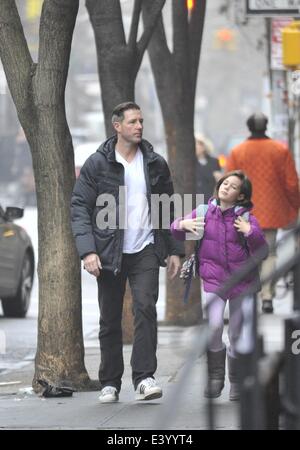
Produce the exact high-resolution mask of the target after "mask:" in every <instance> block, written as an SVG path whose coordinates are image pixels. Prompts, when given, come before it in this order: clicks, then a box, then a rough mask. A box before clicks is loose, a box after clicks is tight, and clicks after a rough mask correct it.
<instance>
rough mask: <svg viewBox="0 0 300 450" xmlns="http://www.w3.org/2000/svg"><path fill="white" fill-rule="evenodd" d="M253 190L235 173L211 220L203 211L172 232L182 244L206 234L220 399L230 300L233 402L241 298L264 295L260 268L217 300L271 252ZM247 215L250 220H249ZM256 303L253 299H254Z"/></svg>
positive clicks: (220, 190)
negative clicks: (251, 263) (242, 271)
mask: <svg viewBox="0 0 300 450" xmlns="http://www.w3.org/2000/svg"><path fill="white" fill-rule="evenodd" d="M251 194H252V186H251V182H250V180H249V179H248V178H247V177H246V175H245V174H244V173H243V172H242V171H234V172H229V173H227V174H226V175H224V176H223V177H222V178H221V179H220V180H219V181H218V183H217V185H216V197H215V198H214V197H213V198H211V199H210V200H209V204H208V209H207V212H206V214H205V217H197V209H195V210H193V211H192V213H190V214H189V215H188V216H186V217H184V218H183V219H182V218H181V219H177V220H175V221H174V222H173V223H172V225H171V232H172V234H173V236H174V237H175V238H176V239H179V240H184V239H185V237H186V236H185V234H186V232H192V233H194V234H196V235H197V234H198V233H201V232H203V229H204V234H203V237H202V240H201V243H200V248H199V251H198V258H199V275H200V277H201V279H202V282H203V290H204V296H205V298H204V304H206V305H207V318H208V323H209V326H210V329H211V331H212V337H211V339H210V342H209V348H208V360H207V361H208V374H209V383H208V386H207V388H206V389H205V392H204V395H205V396H206V397H219V396H220V395H221V391H222V389H223V387H224V380H225V359H226V347H225V344H224V343H223V341H222V334H223V324H224V310H225V306H226V301H227V300H229V328H228V337H229V343H230V345H229V348H228V352H227V356H228V368H229V380H230V394H229V398H230V400H238V399H239V389H238V383H237V370H236V367H237V364H236V358H237V354H236V343H237V340H238V338H239V335H240V331H241V325H242V321H243V311H242V302H246V301H247V300H249V297H248V299H247V298H246V297H244V298H242V299H240V298H239V295H240V294H242V293H243V292H244V291H245V290H246V289H247V288H249V287H251V289H252V292H256V291H259V290H260V280H259V274H258V269H254V270H253V271H251V273H248V274H247V275H246V276H245V277H244V278H243V280H242V281H240V282H238V284H237V285H235V286H234V287H232V288H231V289H228V290H227V292H226V293H224V292H223V293H222V297H219V296H217V295H216V293H218V292H219V291H220V289H221V287H222V286H223V285H224V283H225V282H226V281H227V280H228V279H229V278H230V277H231V276H232V274H233V273H235V272H237V271H238V270H239V268H241V266H243V265H244V264H245V263H246V262H247V260H248V259H249V258H250V257H251V255H253V254H255V252H257V250H258V249H260V257H262V254H261V253H263V257H265V256H266V255H267V251H268V247H267V243H266V241H265V238H264V235H263V232H262V230H261V229H260V227H259V224H258V222H257V220H256V219H255V217H254V216H253V215H252V214H250V212H249V211H250V210H251V208H252V206H253V205H252V203H251ZM246 216H247V217H246ZM251 301H252V298H251Z"/></svg>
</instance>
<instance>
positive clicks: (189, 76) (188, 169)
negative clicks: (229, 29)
mask: <svg viewBox="0 0 300 450" xmlns="http://www.w3.org/2000/svg"><path fill="white" fill-rule="evenodd" d="M150 8H151V7H150V2H144V3H143V19H144V22H145V26H146V27H147V24H148V20H149V11H150ZM205 11H206V0H194V7H193V9H192V10H191V11H188V8H187V3H186V1H184V0H180V1H178V0H172V18H173V51H171V50H170V49H169V47H168V44H167V39H166V33H165V29H164V25H163V19H162V15H161V16H160V18H159V21H158V25H157V27H156V28H155V31H154V33H153V35H152V38H151V41H150V44H149V46H148V51H149V55H150V61H151V67H152V71H153V74H154V79H155V84H156V89H157V94H158V98H159V102H160V106H161V110H162V115H163V120H164V127H165V132H166V137H167V146H168V156H169V165H170V169H171V172H172V176H173V180H174V187H175V192H178V193H180V194H181V195H183V194H187V193H194V192H195V182H194V173H195V169H194V168H195V162H196V160H195V142H194V107H195V95H196V84H197V74H198V66H199V60H200V50H201V42H202V34H203V27H204V18H205ZM189 251H190V249H189ZM180 292H182V283H181V282H180V281H179V280H178V281H177V282H175V283H173V282H172V283H169V284H168V288H167V309H166V320H167V322H171V323H183V324H190V323H193V322H195V321H198V320H199V318H200V317H199V315H200V314H201V313H200V311H201V309H200V308H199V310H198V311H197V308H198V306H199V298H200V292H199V283H197V282H195V283H194V285H193V287H192V291H191V301H190V303H189V305H188V306H185V305H183V303H182V302H181V294H179V293H180ZM195 309H196V313H195Z"/></svg>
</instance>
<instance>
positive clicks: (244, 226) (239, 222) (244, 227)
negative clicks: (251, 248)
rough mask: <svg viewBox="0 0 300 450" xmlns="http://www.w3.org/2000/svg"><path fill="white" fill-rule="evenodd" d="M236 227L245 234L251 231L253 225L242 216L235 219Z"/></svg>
mask: <svg viewBox="0 0 300 450" xmlns="http://www.w3.org/2000/svg"><path fill="white" fill-rule="evenodd" d="M234 227H235V228H236V229H237V231H240V232H241V233H243V234H247V233H249V231H250V230H251V225H250V223H249V222H247V220H245V219H244V218H243V217H242V216H239V217H237V219H236V220H235V221H234Z"/></svg>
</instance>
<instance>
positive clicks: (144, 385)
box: [135, 377, 162, 400]
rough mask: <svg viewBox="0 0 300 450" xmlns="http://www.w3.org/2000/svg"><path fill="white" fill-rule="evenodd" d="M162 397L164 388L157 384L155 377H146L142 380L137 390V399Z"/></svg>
mask: <svg viewBox="0 0 300 450" xmlns="http://www.w3.org/2000/svg"><path fill="white" fill-rule="evenodd" d="M160 397H162V389H161V388H160V387H159V386H157V384H156V381H155V380H154V378H151V377H149V378H145V380H142V381H140V383H139V384H138V386H137V388H136V391H135V399H136V400H154V399H155V398H160Z"/></svg>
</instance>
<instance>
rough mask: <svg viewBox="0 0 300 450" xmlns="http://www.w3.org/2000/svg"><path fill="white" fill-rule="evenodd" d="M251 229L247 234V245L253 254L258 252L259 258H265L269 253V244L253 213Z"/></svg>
mask: <svg viewBox="0 0 300 450" xmlns="http://www.w3.org/2000/svg"><path fill="white" fill-rule="evenodd" d="M249 222H250V225H251V230H250V231H249V233H248V234H246V235H245V238H246V241H247V245H248V248H249V251H250V254H251V255H252V256H255V254H257V257H258V258H259V259H265V258H266V257H267V256H268V253H269V246H268V244H267V241H266V239H265V236H264V233H263V231H262V229H261V228H260V226H259V223H258V221H257V219H256V218H255V217H254V216H253V215H252V214H251V215H250V219H249ZM257 252H258V253H257Z"/></svg>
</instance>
